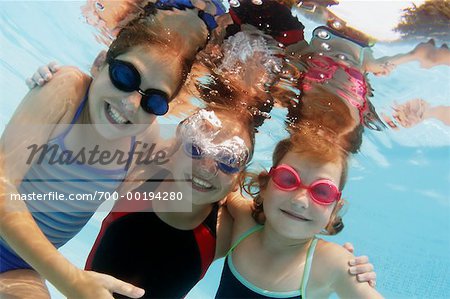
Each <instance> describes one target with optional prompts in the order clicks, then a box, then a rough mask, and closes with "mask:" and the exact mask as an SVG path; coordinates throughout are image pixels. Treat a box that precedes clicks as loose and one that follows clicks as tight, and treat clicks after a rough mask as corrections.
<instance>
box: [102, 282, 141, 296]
mask: <svg viewBox="0 0 450 299" xmlns="http://www.w3.org/2000/svg"><path fill="white" fill-rule="evenodd" d="M111 278H112V277H111ZM112 279H113V281H112V287H111V290H110V291H112V292H114V293H117V294H120V295H124V296H127V297H130V298H141V297H142V296H144V294H145V290H144V289H141V288H138V287H135V286H134V285H132V284H130V283H127V282H124V281H121V280H119V279H116V278H112Z"/></svg>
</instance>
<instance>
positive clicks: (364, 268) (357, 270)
mask: <svg viewBox="0 0 450 299" xmlns="http://www.w3.org/2000/svg"><path fill="white" fill-rule="evenodd" d="M349 272H350V274H353V275H357V274H364V273H370V272H373V265H372V264H370V263H368V264H361V265H356V266H352V267H350V268H349Z"/></svg>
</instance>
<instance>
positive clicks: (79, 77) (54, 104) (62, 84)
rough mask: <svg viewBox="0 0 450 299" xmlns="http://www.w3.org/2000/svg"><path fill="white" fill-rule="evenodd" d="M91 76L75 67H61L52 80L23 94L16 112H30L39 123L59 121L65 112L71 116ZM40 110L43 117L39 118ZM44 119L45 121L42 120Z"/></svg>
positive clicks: (82, 96)
mask: <svg viewBox="0 0 450 299" xmlns="http://www.w3.org/2000/svg"><path fill="white" fill-rule="evenodd" d="M90 82H91V78H90V77H89V76H88V75H87V74H85V73H83V72H82V71H81V70H79V69H78V68H76V67H71V66H69V67H62V68H61V69H60V70H59V71H58V72H56V73H55V74H54V75H53V78H52V80H50V81H49V82H48V83H46V84H45V85H44V86H42V87H37V88H34V89H32V90H30V92H29V93H28V94H27V95H26V96H25V98H24V99H23V101H22V103H21V105H20V106H19V108H18V113H22V114H25V115H27V114H29V113H32V115H33V116H34V117H33V119H34V120H36V122H40V120H42V121H41V122H40V123H60V122H61V120H62V119H63V118H64V116H65V115H66V114H68V117H71V116H72V115H71V114H73V113H72V112H74V111H75V110H76V109H77V107H78V105H79V103H80V102H81V101H82V99H83V98H84V95H85V93H86V91H87V88H88V86H89V84H90ZM40 112H42V113H41V114H43V117H44V118H43V119H40V118H39V115H40ZM44 120H45V121H44Z"/></svg>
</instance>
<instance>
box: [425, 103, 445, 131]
mask: <svg viewBox="0 0 450 299" xmlns="http://www.w3.org/2000/svg"><path fill="white" fill-rule="evenodd" d="M423 117H424V118H435V119H438V120H440V121H442V122H443V123H444V124H445V125H447V126H450V106H436V107H430V108H428V109H427V110H426V111H425V112H424V115H423Z"/></svg>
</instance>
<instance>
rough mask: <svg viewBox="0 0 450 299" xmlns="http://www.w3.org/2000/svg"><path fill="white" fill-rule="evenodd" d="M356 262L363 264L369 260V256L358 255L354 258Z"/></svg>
mask: <svg viewBox="0 0 450 299" xmlns="http://www.w3.org/2000/svg"><path fill="white" fill-rule="evenodd" d="M353 260H354V261H355V263H354V264H353V265H362V264H367V263H368V262H369V257H368V256H366V255H362V256H357V257H355V258H354V259H353Z"/></svg>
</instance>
